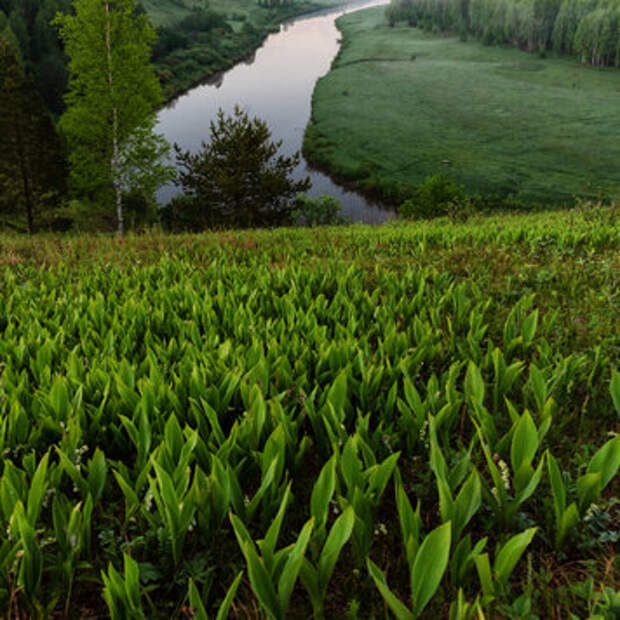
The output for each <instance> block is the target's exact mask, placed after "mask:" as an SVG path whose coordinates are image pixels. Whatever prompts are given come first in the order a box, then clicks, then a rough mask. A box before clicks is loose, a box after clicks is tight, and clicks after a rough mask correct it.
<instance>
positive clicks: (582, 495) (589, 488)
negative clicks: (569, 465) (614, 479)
mask: <svg viewBox="0 0 620 620" xmlns="http://www.w3.org/2000/svg"><path fill="white" fill-rule="evenodd" d="M602 491H603V474H602V473H601V472H600V471H599V472H596V473H594V474H584V475H583V476H579V478H577V497H578V498H579V510H581V511H584V510H586V509H587V508H588V507H589V506H590V504H593V503H594V502H595V501H596V500H597V499H598V497H599V495H600V494H601V492H602Z"/></svg>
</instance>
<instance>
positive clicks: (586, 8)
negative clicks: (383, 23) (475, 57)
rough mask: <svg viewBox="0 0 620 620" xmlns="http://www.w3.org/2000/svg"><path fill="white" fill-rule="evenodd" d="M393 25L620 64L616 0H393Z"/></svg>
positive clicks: (390, 10) (619, 6)
mask: <svg viewBox="0 0 620 620" xmlns="http://www.w3.org/2000/svg"><path fill="white" fill-rule="evenodd" d="M386 14H387V17H388V20H389V22H390V24H391V25H395V24H396V23H397V22H399V21H407V22H408V23H409V24H410V25H411V26H417V27H420V28H422V29H424V30H428V31H437V32H443V31H452V32H458V33H460V34H461V36H462V37H467V36H468V35H473V36H475V37H477V38H479V39H480V40H482V42H484V43H486V44H488V45H514V46H516V47H519V48H521V49H524V50H527V51H530V52H534V51H535V52H539V53H541V54H544V53H546V52H547V51H549V50H554V51H555V52H557V53H559V54H568V55H571V56H576V57H578V58H579V60H580V61H581V62H583V63H589V64H592V65H596V66H616V67H620V1H619V0H392V3H391V4H390V5H389V6H388V8H387V9H386Z"/></svg>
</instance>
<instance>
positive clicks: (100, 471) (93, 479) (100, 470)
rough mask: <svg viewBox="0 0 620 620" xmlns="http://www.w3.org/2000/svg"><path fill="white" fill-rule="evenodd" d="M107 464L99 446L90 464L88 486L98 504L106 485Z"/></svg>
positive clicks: (95, 502) (94, 502)
mask: <svg viewBox="0 0 620 620" xmlns="http://www.w3.org/2000/svg"><path fill="white" fill-rule="evenodd" d="M107 471H108V468H107V465H106V460H105V455H104V454H103V452H102V451H101V450H100V449H99V448H97V449H96V450H95V454H94V455H93V458H92V459H91V461H90V463H89V464H88V487H89V489H90V494H91V495H92V496H93V504H97V502H98V501H99V498H100V497H101V494H102V493H103V489H104V487H105V481H106V475H107Z"/></svg>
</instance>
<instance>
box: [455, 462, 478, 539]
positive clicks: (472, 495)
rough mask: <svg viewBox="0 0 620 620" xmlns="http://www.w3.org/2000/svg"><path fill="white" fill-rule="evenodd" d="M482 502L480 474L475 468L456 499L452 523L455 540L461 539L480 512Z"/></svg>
mask: <svg viewBox="0 0 620 620" xmlns="http://www.w3.org/2000/svg"><path fill="white" fill-rule="evenodd" d="M481 502H482V495H481V485H480V476H479V475H478V471H477V470H476V469H474V470H473V471H472V472H471V474H470V475H469V478H468V479H467V480H466V481H465V484H464V485H463V486H462V487H461V490H460V491H459V494H458V495H457V497H456V500H455V501H454V510H453V521H452V523H453V526H454V532H453V538H454V539H455V540H459V538H460V537H461V533H462V532H463V530H464V529H465V527H466V525H467V524H468V523H469V521H470V520H471V518H472V517H473V516H474V515H475V514H476V513H477V512H478V509H479V508H480V504H481Z"/></svg>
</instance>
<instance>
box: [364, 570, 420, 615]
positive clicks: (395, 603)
mask: <svg viewBox="0 0 620 620" xmlns="http://www.w3.org/2000/svg"><path fill="white" fill-rule="evenodd" d="M366 566H367V567H368V572H369V573H370V576H371V577H372V580H373V581H374V582H375V585H376V586H377V589H378V590H379V592H380V593H381V596H382V597H383V600H384V601H385V602H386V603H387V605H388V607H389V608H390V609H391V610H392V613H393V614H394V615H395V616H396V618H397V619H398V620H415V615H414V614H412V613H411V612H410V611H409V610H408V609H407V608H406V607H405V605H403V603H402V602H401V601H400V600H398V598H396V596H394V594H393V593H392V591H391V590H390V588H389V587H388V585H387V583H386V581H385V577H384V576H383V573H382V572H381V570H380V569H379V567H378V566H377V565H376V564H375V563H374V562H373V561H372V560H371V559H370V558H366Z"/></svg>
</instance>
